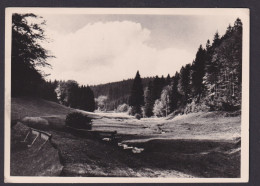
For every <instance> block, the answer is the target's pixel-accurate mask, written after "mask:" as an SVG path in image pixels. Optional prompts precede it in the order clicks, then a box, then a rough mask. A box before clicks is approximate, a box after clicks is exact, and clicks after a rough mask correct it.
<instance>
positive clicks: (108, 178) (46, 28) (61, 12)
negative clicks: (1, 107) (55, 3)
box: [4, 8, 249, 183]
mask: <svg viewBox="0 0 260 186" xmlns="http://www.w3.org/2000/svg"><path fill="white" fill-rule="evenodd" d="M5 26H6V27H5V49H6V53H5V168H4V171H5V182H12V183H25V182H26V183H52V182H55V183H109V182H124V183H142V182H144V183H147V182H190V183H192V182H247V181H248V176H249V165H248V164H249V158H248V157H249V140H248V138H249V132H248V130H249V9H243V8H226V9H218V8H211V9H210V8H204V9H191V8H190V9H189V8H185V9H182V8H166V9H160V8H146V9H144V8H138V9H137V8H117V9H115V8H7V9H6V19H5Z"/></svg>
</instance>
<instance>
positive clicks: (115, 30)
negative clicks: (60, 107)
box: [46, 21, 194, 84]
mask: <svg viewBox="0 0 260 186" xmlns="http://www.w3.org/2000/svg"><path fill="white" fill-rule="evenodd" d="M46 34H47V35H48V37H50V38H52V39H53V42H51V43H49V44H48V45H46V48H48V49H49V50H50V51H52V53H53V55H55V56H56V58H54V59H51V61H50V63H51V64H52V66H53V68H52V70H49V73H51V76H50V78H51V79H63V80H68V79H74V80H76V81H77V82H79V83H80V84H99V83H107V82H113V81H120V80H122V79H127V78H133V77H134V75H135V73H136V71H137V70H139V71H140V73H141V76H142V77H146V76H155V75H167V74H168V73H170V74H171V75H173V74H174V73H175V71H176V70H179V69H180V68H181V66H182V65H184V64H187V63H190V62H191V61H192V59H193V57H194V54H193V53H190V52H188V51H186V50H182V49H178V48H174V47H170V48H160V47H159V46H158V47H156V48H155V47H151V46H150V45H149V42H150V41H151V40H152V38H151V31H150V30H149V29H146V28H143V27H142V25H141V24H140V23H136V22H133V21H111V22H96V23H93V24H87V25H85V26H84V27H83V28H81V29H79V30H77V31H76V32H71V33H69V34H65V33H63V34H61V33H57V32H55V31H53V30H51V29H49V30H48V29H47V30H46ZM172 46H174V43H173V44H172Z"/></svg>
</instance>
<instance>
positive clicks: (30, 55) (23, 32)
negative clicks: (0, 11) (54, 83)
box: [11, 14, 52, 96]
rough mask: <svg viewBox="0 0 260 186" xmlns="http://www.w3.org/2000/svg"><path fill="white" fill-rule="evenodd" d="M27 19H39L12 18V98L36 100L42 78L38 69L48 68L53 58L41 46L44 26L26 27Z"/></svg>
mask: <svg viewBox="0 0 260 186" xmlns="http://www.w3.org/2000/svg"><path fill="white" fill-rule="evenodd" d="M27 18H35V19H39V17H38V16H36V15H34V14H13V15H12V51H11V63H12V64H11V85H12V87H11V88H12V96H27V95H30V96H39V93H40V92H41V84H42V83H44V78H43V77H44V75H45V74H43V73H42V72H41V71H40V70H38V67H45V66H50V65H49V64H48V63H47V62H46V60H47V58H49V57H52V56H50V55H49V54H48V51H47V50H45V49H44V48H43V47H42V46H41V42H42V41H45V40H46V38H45V36H44V30H43V28H42V27H43V25H45V22H44V21H43V22H41V23H39V24H37V23H29V22H28V21H27Z"/></svg>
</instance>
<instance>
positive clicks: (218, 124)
mask: <svg viewBox="0 0 260 186" xmlns="http://www.w3.org/2000/svg"><path fill="white" fill-rule="evenodd" d="M41 101H43V100H38V101H37V104H38V105H39V102H41ZM21 103H22V104H21ZM44 103H45V105H48V104H49V103H47V102H46V101H44ZM35 104H36V103H34V101H30V102H26V101H24V100H19V99H13V100H12V105H15V107H12V113H16V114H15V115H13V116H15V117H17V116H19V117H21V115H23V112H24V111H23V110H26V109H20V108H21V107H23V108H30V109H32V110H34V112H33V115H31V116H42V117H43V118H45V119H47V120H48V121H49V123H50V127H49V128H47V129H45V130H46V131H47V132H49V133H51V134H52V143H53V145H54V146H55V147H56V148H57V150H58V152H59V157H60V163H61V165H62V166H63V168H62V169H60V173H59V175H60V176H108V177H175V178H177V177H205V178H208V177H210V178H216V177H222V178H223V177H232V178H233V177H240V152H241V150H240V132H241V118H240V116H235V117H230V116H225V113H222V112H209V113H193V114H188V115H181V116H176V117H174V118H172V117H168V118H142V119H141V120H137V119H134V118H133V117H131V116H128V115H126V114H124V113H94V114H93V113H88V112H85V113H86V114H89V115H90V116H91V117H93V118H95V119H93V130H100V131H103V130H105V131H115V130H116V131H117V137H118V142H117V143H111V142H107V141H102V140H97V139H93V138H89V137H87V136H78V135H76V134H73V133H71V132H70V131H67V130H63V128H64V125H65V124H64V120H65V114H66V113H67V112H70V111H71V109H70V110H69V111H67V110H66V108H64V107H63V106H62V109H59V106H60V105H58V104H57V105H55V104H54V103H51V108H52V111H51V110H50V109H46V108H45V106H44V107H43V106H42V105H43V104H41V105H39V107H37V104H36V105H35ZM40 107H43V108H44V109H46V111H48V113H46V112H41V111H42V110H43V109H41V108H40ZM49 108H50V107H49ZM61 111H62V113H61ZM37 112H38V113H37ZM81 112H84V111H81ZM26 115H27V116H30V111H27V112H26ZM23 116H24V115H23ZM14 119H17V118H13V120H14ZM25 127H26V126H25ZM13 128H14V130H12V131H14V132H15V130H18V129H17V128H18V127H16V126H14V127H13ZM15 128H16V129H15ZM18 131H19V130H18ZM13 136H14V135H13ZM118 143H121V144H125V145H127V146H128V147H137V148H142V149H144V150H143V151H142V152H141V153H132V151H131V150H129V149H128V150H127V149H123V148H122V147H121V146H118ZM31 148H34V147H31ZM46 150H47V151H48V149H46ZM24 151H25V152H21V151H19V152H16V151H14V152H13V153H11V175H12V172H13V173H14V175H16V174H17V173H18V172H19V170H18V169H21V168H25V169H26V168H27V169H30V168H31V167H30V166H29V167H22V166H19V162H24V161H25V160H26V158H25V156H26V152H28V153H29V150H24ZM30 151H32V150H30ZM39 156H40V157H41V155H40V154H39V155H37V157H38V159H39V161H38V163H39V162H41V161H43V160H40V159H41V158H39ZM42 158H46V156H43V157H42ZM28 161H29V160H28ZM35 163H36V164H37V161H36V162H35ZM51 164H55V163H51ZM31 166H32V165H31ZM43 167H44V166H43ZM12 170H13V171H12ZM48 170H49V169H48ZM41 171H43V172H44V170H39V172H41ZM36 172H37V171H36ZM28 174H33V173H31V172H26V171H25V172H24V175H28ZM40 174H41V173H37V175H40ZM55 174H57V172H55ZM43 175H45V174H43ZM50 175H51V174H50ZM53 175H54V174H53Z"/></svg>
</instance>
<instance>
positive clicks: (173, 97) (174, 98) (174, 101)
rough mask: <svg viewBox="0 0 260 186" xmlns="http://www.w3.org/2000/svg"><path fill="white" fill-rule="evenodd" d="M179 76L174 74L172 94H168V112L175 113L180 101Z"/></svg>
mask: <svg viewBox="0 0 260 186" xmlns="http://www.w3.org/2000/svg"><path fill="white" fill-rule="evenodd" d="M179 79H180V75H179V73H178V72H176V73H175V76H174V77H173V81H172V89H171V90H172V93H171V94H170V111H171V112H173V111H175V110H176V109H177V108H178V107H179V104H178V102H180V101H181V100H180V99H181V95H180V93H179V91H178V84H179Z"/></svg>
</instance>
